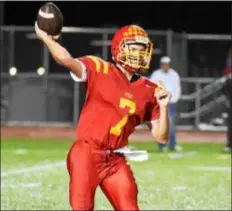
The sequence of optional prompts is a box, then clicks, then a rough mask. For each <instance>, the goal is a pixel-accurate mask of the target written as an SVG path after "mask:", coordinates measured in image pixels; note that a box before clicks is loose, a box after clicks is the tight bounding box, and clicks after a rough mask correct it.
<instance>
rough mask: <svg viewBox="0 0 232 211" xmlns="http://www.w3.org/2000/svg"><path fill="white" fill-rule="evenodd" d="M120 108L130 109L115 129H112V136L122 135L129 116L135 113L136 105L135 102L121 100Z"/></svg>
mask: <svg viewBox="0 0 232 211" xmlns="http://www.w3.org/2000/svg"><path fill="white" fill-rule="evenodd" d="M119 106H120V108H126V107H128V108H129V111H128V113H127V114H126V115H125V116H124V117H123V118H122V119H121V120H120V121H119V122H118V123H117V124H116V125H115V126H113V127H111V128H110V134H113V135H115V136H119V135H120V134H121V131H122V128H123V127H124V126H125V125H126V123H127V121H128V118H129V116H131V115H133V114H134V113H135V109H136V104H135V102H133V101H131V100H128V99H126V98H120V105H119Z"/></svg>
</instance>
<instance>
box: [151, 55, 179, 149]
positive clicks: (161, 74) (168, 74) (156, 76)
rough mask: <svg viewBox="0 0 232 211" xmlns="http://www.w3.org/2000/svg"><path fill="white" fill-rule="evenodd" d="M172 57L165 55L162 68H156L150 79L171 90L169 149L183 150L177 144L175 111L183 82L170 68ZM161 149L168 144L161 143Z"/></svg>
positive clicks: (161, 63) (161, 62) (161, 64)
mask: <svg viewBox="0 0 232 211" xmlns="http://www.w3.org/2000/svg"><path fill="white" fill-rule="evenodd" d="M170 62H171V59H170V58H169V57H167V56H164V57H162V58H161V59H160V69H158V70H155V71H154V72H153V73H152V75H151V77H150V80H151V81H152V82H158V81H162V82H163V83H164V86H165V87H166V89H167V90H168V91H169V92H171V94H172V97H171V100H170V103H169V106H168V110H169V118H170V134H169V149H170V150H171V151H181V150H182V147H181V146H179V145H177V144H176V127H175V126H176V125H175V113H176V104H177V102H178V100H179V99H180V96H181V83H180V76H179V74H178V73H177V72H176V71H175V70H174V69H172V68H170ZM159 149H160V151H166V150H167V146H166V144H159Z"/></svg>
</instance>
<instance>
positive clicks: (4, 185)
mask: <svg viewBox="0 0 232 211" xmlns="http://www.w3.org/2000/svg"><path fill="white" fill-rule="evenodd" d="M40 186H41V183H13V184H12V183H1V188H19V187H23V188H35V187H40Z"/></svg>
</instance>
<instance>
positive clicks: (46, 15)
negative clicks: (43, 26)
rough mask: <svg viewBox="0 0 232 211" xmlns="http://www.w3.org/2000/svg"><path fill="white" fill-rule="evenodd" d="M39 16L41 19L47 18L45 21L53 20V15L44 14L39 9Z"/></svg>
mask: <svg viewBox="0 0 232 211" xmlns="http://www.w3.org/2000/svg"><path fill="white" fill-rule="evenodd" d="M39 15H40V16H41V17H42V18H47V19H52V18H54V14H53V13H46V12H43V11H42V10H41V9H40V10H39Z"/></svg>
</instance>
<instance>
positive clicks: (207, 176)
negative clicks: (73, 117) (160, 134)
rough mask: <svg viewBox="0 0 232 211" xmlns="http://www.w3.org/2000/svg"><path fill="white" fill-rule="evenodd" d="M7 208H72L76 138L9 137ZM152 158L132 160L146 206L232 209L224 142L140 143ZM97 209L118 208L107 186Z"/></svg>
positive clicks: (4, 184)
mask: <svg viewBox="0 0 232 211" xmlns="http://www.w3.org/2000/svg"><path fill="white" fill-rule="evenodd" d="M1 144H2V147H1V210H10V209H11V210H16V209H17V210H32V209H35V210H36V209H37V210H38V209H39V210H71V208H70V206H69V201H68V173H67V171H66V166H65V159H66V155H67V152H68V150H69V147H70V146H71V144H72V142H71V141H65V140H64V141H55V140H50V139H49V140H42V141H41V140H38V139H37V140H36V139H29V138H28V139H26V138H21V139H20V140H19V139H3V140H2V142H1ZM132 146H134V147H135V148H137V149H143V150H144V149H146V150H148V151H149V155H150V156H149V160H147V161H144V162H130V163H131V165H132V169H133V171H134V174H135V178H136V180H137V183H138V186H139V205H140V209H143V210H148V209H150V210H164V209H165V210H176V209H183V210H186V209H187V210H195V209H201V210H203V209H211V210H220V209H222V210H231V154H225V153H223V152H222V151H223V145H220V144H184V145H182V146H183V147H184V150H183V152H182V153H181V154H179V153H170V152H166V153H159V152H157V148H156V144H150V143H134V144H132ZM95 202H96V203H95V209H96V210H98V209H104V210H109V209H111V210H112V207H111V205H110V204H109V203H108V201H107V199H106V198H105V196H104V195H103V194H102V192H101V190H100V189H98V190H97V194H96V199H95Z"/></svg>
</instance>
